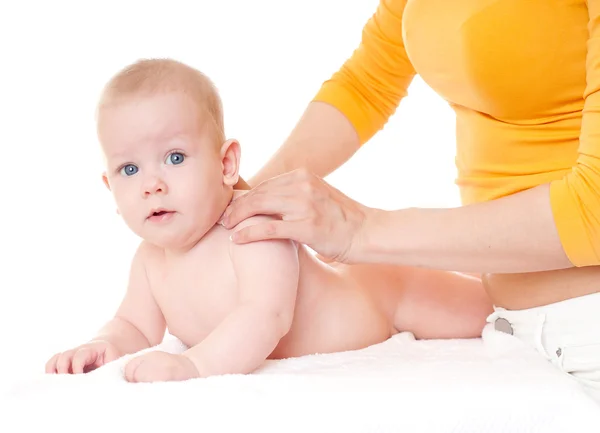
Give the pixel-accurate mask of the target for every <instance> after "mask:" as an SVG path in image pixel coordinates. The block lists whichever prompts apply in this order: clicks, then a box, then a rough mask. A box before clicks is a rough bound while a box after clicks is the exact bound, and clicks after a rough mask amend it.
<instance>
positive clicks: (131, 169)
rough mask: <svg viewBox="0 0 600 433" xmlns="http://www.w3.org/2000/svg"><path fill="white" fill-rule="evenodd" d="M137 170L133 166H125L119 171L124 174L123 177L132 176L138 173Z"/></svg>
mask: <svg viewBox="0 0 600 433" xmlns="http://www.w3.org/2000/svg"><path fill="white" fill-rule="evenodd" d="M138 170H139V169H138V168H137V166H135V165H133V164H127V165H126V166H125V167H123V168H122V169H121V174H124V175H125V176H133V175H134V174H136V173H137V172H138Z"/></svg>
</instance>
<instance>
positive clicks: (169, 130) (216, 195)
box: [97, 59, 240, 249]
mask: <svg viewBox="0 0 600 433" xmlns="http://www.w3.org/2000/svg"><path fill="white" fill-rule="evenodd" d="M97 131H98V138H99V141H100V145H101V148H102V152H103V154H104V158H105V162H106V171H105V172H104V174H103V179H104V183H105V184H106V186H107V187H108V188H109V189H110V190H111V191H112V193H113V195H114V198H115V200H116V203H117V208H118V211H119V213H120V214H121V215H122V217H123V219H124V220H125V223H126V224H127V225H128V226H129V228H131V230H133V232H134V233H136V234H137V235H138V236H140V237H141V238H143V239H145V240H147V241H149V242H151V243H153V244H156V245H159V246H161V247H164V248H169V249H186V248H188V247H190V246H191V245H193V244H195V243H196V242H198V240H200V239H201V238H202V236H203V235H204V234H205V233H206V232H207V231H208V230H209V229H210V228H211V227H213V226H214V224H215V223H216V222H217V221H218V219H219V218H220V216H221V214H222V212H223V211H224V209H225V207H226V206H227V204H228V203H229V201H230V199H231V197H232V194H233V188H234V186H235V185H236V183H237V182H238V179H239V175H238V166H239V159H240V147H239V143H238V142H237V141H235V140H225V134H224V127H223V111H222V105H221V100H220V97H219V94H218V92H217V90H216V89H215V87H214V86H213V84H212V82H211V81H210V80H209V79H208V78H207V77H206V76H204V75H203V74H202V73H201V72H199V71H197V70H195V69H193V68H191V67H189V66H187V65H184V64H182V63H179V62H177V61H174V60H166V59H157V60H142V61H138V62H136V63H134V64H132V65H130V66H127V67H125V68H124V69H122V70H121V71H120V72H119V73H117V74H116V75H115V76H114V77H113V78H112V79H111V80H110V81H109V82H108V83H107V85H106V86H105V88H104V91H103V93H102V97H101V98H100V102H99V105H98V112H97Z"/></svg>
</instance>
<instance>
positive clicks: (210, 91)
mask: <svg viewBox="0 0 600 433" xmlns="http://www.w3.org/2000/svg"><path fill="white" fill-rule="evenodd" d="M173 91H176V92H183V93H184V94H187V95H189V96H190V97H191V98H192V100H193V101H194V102H195V103H196V104H197V105H198V108H199V110H200V111H201V112H204V113H206V114H208V117H209V120H210V121H211V122H212V126H213V128H214V132H215V133H216V136H217V137H216V138H217V139H218V141H219V144H221V143H223V142H224V141H225V126H224V120H223V106H222V102H221V97H220V96H219V93H218V91H217V89H216V87H215V85H214V84H213V82H212V81H211V80H210V79H209V78H208V77H207V76H206V75H204V74H203V73H202V72H200V71H199V70H197V69H195V68H192V67H191V66H188V65H186V64H184V63H181V62H179V61H176V60H173V59H141V60H138V61H137V62H135V63H132V64H130V65H128V66H126V67H124V68H123V69H121V70H120V71H119V72H118V73H117V74H116V75H114V76H113V77H112V78H111V79H110V80H109V81H108V83H107V84H106V85H105V86H104V89H103V91H102V94H101V97H100V101H99V103H98V106H97V109H96V119H98V115H99V113H100V111H101V110H102V108H103V107H106V106H108V105H111V104H114V103H118V102H119V101H120V100H122V99H125V98H128V97H132V96H151V95H154V94H157V93H166V92H173Z"/></svg>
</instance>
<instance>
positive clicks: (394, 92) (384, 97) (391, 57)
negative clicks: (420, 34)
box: [314, 0, 415, 144]
mask: <svg viewBox="0 0 600 433" xmlns="http://www.w3.org/2000/svg"><path fill="white" fill-rule="evenodd" d="M405 5H406V0H381V1H380V2H379V6H378V8H377V11H376V12H375V14H374V15H373V16H372V17H371V19H370V20H369V21H368V22H367V24H366V25H365V27H364V28H363V33H362V40H361V43H360V45H359V47H358V48H357V49H356V50H355V51H354V53H353V54H352V57H350V58H349V59H348V60H347V61H346V62H345V63H344V65H343V66H342V67H341V68H340V70H339V71H337V72H336V73H335V74H333V76H332V77H331V78H330V79H329V80H328V81H326V82H325V83H323V85H322V87H321V89H320V90H319V92H318V93H317V95H316V96H315V98H314V100H315V101H321V102H327V103H329V104H331V105H333V106H334V107H336V108H337V109H339V110H340V111H341V112H342V113H344V115H345V116H346V117H347V118H348V119H349V120H350V122H351V123H352V124H353V125H354V128H355V129H356V131H357V133H358V136H359V138H360V144H363V143H365V142H366V141H368V140H369V139H370V138H371V137H372V136H373V135H375V133H377V132H378V131H379V130H380V129H381V128H383V126H384V125H385V123H386V122H387V120H388V119H389V117H390V116H391V115H392V114H393V113H394V112H395V111H396V108H397V107H398V104H400V100H401V99H402V98H404V97H405V96H406V94H407V89H408V86H409V84H410V83H411V81H412V79H413V77H414V76H415V70H414V68H413V66H412V65H411V63H410V61H409V60H408V56H407V55H406V50H405V49H404V41H403V38H402V15H403V13H404V6H405Z"/></svg>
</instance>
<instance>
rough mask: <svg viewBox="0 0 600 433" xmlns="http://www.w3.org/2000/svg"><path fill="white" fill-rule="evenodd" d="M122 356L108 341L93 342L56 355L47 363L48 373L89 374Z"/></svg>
mask: <svg viewBox="0 0 600 433" xmlns="http://www.w3.org/2000/svg"><path fill="white" fill-rule="evenodd" d="M121 356H122V355H121V354H120V353H119V350H118V349H117V348H116V347H115V346H114V345H112V344H111V343H109V342H108V341H92V342H90V343H87V344H83V345H81V346H79V347H76V348H75V349H71V350H67V351H66V352H63V353H57V354H56V355H54V356H53V357H52V358H50V360H49V361H48V362H47V363H46V373H49V374H54V373H58V374H79V373H88V372H90V371H92V370H95V369H97V368H99V367H102V366H103V365H104V364H107V363H109V362H111V361H114V360H115V359H118V358H120V357H121Z"/></svg>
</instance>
